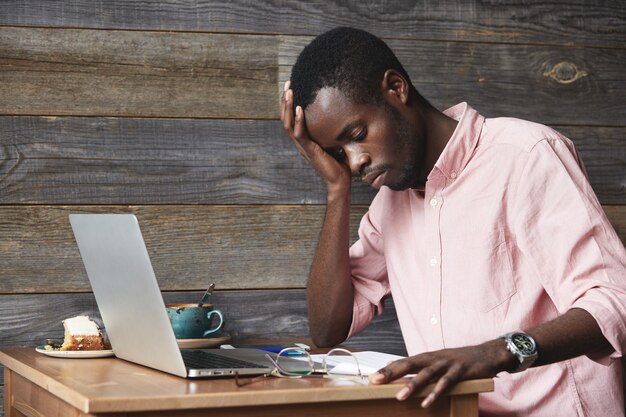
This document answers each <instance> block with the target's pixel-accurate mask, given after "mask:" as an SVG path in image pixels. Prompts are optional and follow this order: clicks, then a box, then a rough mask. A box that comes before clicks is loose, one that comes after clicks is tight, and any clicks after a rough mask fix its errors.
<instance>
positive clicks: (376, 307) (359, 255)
mask: <svg viewBox="0 0 626 417" xmlns="http://www.w3.org/2000/svg"><path fill="white" fill-rule="evenodd" d="M374 207H375V201H374V202H373V203H372V206H371V207H370V210H369V211H368V212H367V213H365V215H364V216H363V218H362V219H361V223H360V226H359V240H358V241H356V242H355V243H354V244H353V245H352V247H351V248H350V269H351V272H352V284H353V286H354V305H353V312H352V325H351V326H350V331H349V332H348V337H352V336H354V335H355V334H357V333H359V332H360V331H361V330H363V329H364V328H365V327H367V325H368V324H369V323H370V322H371V321H372V319H373V318H374V316H375V315H376V314H379V315H380V314H382V313H383V299H384V298H385V297H386V296H388V295H389V294H390V291H389V282H388V280H387V267H386V263H385V256H384V251H383V239H382V236H381V233H380V227H379V226H378V225H377V223H376V222H375V220H374V218H373V217H374V216H373V210H375V208H374Z"/></svg>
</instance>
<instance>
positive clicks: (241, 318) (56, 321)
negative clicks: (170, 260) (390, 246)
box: [0, 282, 406, 385]
mask: <svg viewBox="0 0 626 417" xmlns="http://www.w3.org/2000/svg"><path fill="white" fill-rule="evenodd" d="M218 288H219V282H218ZM201 296H202V292H201V291H197V292H164V293H163V298H164V301H165V303H181V302H197V301H198V300H199V299H200V297H201ZM212 303H213V304H214V305H215V307H216V308H219V309H220V310H221V311H222V313H223V314H224V317H225V324H224V330H225V331H227V332H228V333H230V335H231V337H232V339H233V340H232V342H231V344H234V345H237V344H244V343H245V342H246V341H248V340H258V339H285V338H308V337H309V328H308V321H307V316H306V314H307V312H306V293H305V290H272V291H223V290H219V289H218V290H217V291H216V292H215V293H214V294H213V296H212ZM82 314H86V315H89V316H91V317H94V318H95V319H96V320H97V321H99V322H100V323H101V321H100V313H99V311H98V306H97V304H96V302H95V299H94V297H93V294H91V293H81V294H32V295H30V294H20V295H0V328H2V329H3V331H2V332H1V333H0V346H2V348H3V349H4V348H8V347H18V346H30V347H34V346H39V345H42V344H44V343H45V340H46V339H48V338H52V339H63V325H62V323H61V322H62V320H64V319H66V318H68V317H73V316H76V315H82ZM346 343H347V344H348V345H349V346H352V347H355V348H359V349H362V350H378V351H381V352H387V353H393V354H396V355H403V356H405V355H406V348H405V346H404V340H403V338H402V333H401V330H400V326H399V324H398V320H397V316H396V310H395V307H394V304H393V301H392V300H386V302H385V310H384V313H383V315H381V316H377V317H376V318H375V319H374V321H373V322H372V324H371V325H370V326H369V327H368V328H367V329H365V330H364V331H363V332H362V333H360V334H359V335H357V336H355V337H354V338H352V339H350V340H349V341H347V342H346ZM0 378H1V376H0ZM0 385H2V379H0Z"/></svg>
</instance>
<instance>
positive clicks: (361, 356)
mask: <svg viewBox="0 0 626 417" xmlns="http://www.w3.org/2000/svg"><path fill="white" fill-rule="evenodd" d="M352 355H354V356H355V357H356V358H357V361H358V362H359V368H361V374H363V375H370V374H373V373H375V372H376V371H378V370H379V369H381V368H384V367H385V366H387V365H388V364H389V362H393V361H395V360H398V359H403V358H404V356H398V355H391V354H389V353H382V352H374V351H365V352H353V353H352ZM325 356H326V355H311V357H312V358H313V361H314V362H315V369H320V370H321V369H322V368H323V367H322V363H323V360H324V357H325ZM326 363H327V364H328V367H329V368H331V367H332V369H330V370H329V371H328V373H329V374H342V375H358V369H357V368H356V364H355V363H354V359H352V358H351V357H350V356H348V355H345V356H344V355H332V356H331V357H330V359H328V358H327V360H326Z"/></svg>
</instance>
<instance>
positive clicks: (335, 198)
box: [307, 190, 354, 346]
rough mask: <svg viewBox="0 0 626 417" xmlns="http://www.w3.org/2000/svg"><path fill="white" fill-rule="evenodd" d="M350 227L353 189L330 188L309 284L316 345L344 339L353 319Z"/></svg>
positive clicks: (310, 311)
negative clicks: (331, 189)
mask: <svg viewBox="0 0 626 417" xmlns="http://www.w3.org/2000/svg"><path fill="white" fill-rule="evenodd" d="M349 226H350V191H349V190H348V192H345V191H344V192H332V191H329V194H328V201H327V205H326V216H325V218H324V224H323V226H322V231H321V233H320V238H319V242H318V245H317V249H316V252H315V256H314V258H313V264H312V266H311V270H310V273H309V281H308V284H307V301H308V315H309V327H310V330H311V337H312V339H313V341H314V343H315V344H316V345H317V346H332V345H336V344H338V343H341V342H343V341H344V340H345V339H346V337H347V335H348V330H349V329H350V324H351V322H352V304H353V297H354V295H353V287H352V280H351V279H350V258H349V252H348V251H349V244H350V243H349Z"/></svg>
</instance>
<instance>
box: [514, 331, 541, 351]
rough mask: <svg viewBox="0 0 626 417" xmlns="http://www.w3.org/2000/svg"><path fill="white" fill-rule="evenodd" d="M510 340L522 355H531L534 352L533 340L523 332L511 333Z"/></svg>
mask: <svg viewBox="0 0 626 417" xmlns="http://www.w3.org/2000/svg"><path fill="white" fill-rule="evenodd" d="M511 341H512V342H513V344H514V345H515V347H516V348H517V349H518V350H519V351H520V353H521V354H523V355H532V354H533V353H534V352H535V342H534V341H533V340H532V339H531V338H530V337H528V336H527V335H525V334H523V333H516V334H514V335H512V336H511Z"/></svg>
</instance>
